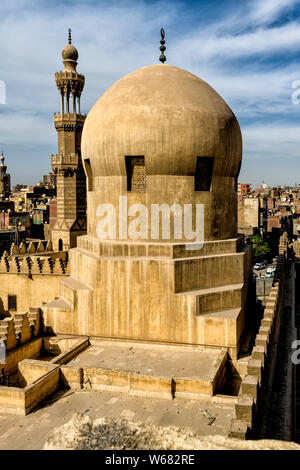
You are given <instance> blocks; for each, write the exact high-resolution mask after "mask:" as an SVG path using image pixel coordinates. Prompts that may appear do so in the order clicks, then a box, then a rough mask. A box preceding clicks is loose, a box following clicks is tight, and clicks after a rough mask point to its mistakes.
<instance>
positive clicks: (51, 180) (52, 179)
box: [43, 172, 56, 186]
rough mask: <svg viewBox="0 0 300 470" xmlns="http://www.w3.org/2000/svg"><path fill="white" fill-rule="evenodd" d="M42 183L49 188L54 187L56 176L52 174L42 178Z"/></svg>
mask: <svg viewBox="0 0 300 470" xmlns="http://www.w3.org/2000/svg"><path fill="white" fill-rule="evenodd" d="M43 183H44V184H45V185H49V186H56V176H55V175H54V174H53V173H51V172H50V173H48V175H44V176H43Z"/></svg>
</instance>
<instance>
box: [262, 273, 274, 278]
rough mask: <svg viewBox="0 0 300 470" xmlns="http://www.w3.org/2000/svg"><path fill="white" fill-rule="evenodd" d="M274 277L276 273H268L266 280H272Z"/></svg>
mask: <svg viewBox="0 0 300 470" xmlns="http://www.w3.org/2000/svg"><path fill="white" fill-rule="evenodd" d="M272 277H274V272H268V273H266V274H265V276H264V278H265V279H270V278H272Z"/></svg>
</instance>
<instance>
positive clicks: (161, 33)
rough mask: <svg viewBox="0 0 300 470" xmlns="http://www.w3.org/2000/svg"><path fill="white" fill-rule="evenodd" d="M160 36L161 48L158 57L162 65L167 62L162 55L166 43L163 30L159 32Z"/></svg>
mask: <svg viewBox="0 0 300 470" xmlns="http://www.w3.org/2000/svg"><path fill="white" fill-rule="evenodd" d="M160 35H161V40H160V44H161V46H160V48H159V50H160V51H161V54H160V56H159V60H160V61H161V62H162V63H164V62H165V61H166V60H167V58H166V56H165V54H164V52H165V50H166V48H165V43H166V41H165V31H164V28H161V30H160Z"/></svg>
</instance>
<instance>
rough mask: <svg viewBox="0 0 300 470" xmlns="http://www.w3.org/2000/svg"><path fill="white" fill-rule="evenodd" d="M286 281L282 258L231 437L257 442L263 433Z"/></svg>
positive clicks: (283, 259) (268, 300) (238, 403)
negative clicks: (263, 420)
mask: <svg viewBox="0 0 300 470" xmlns="http://www.w3.org/2000/svg"><path fill="white" fill-rule="evenodd" d="M284 279H285V258H284V256H279V258H278V262H277V267H276V272H275V275H274V282H273V286H272V288H271V290H270V293H269V296H268V297H267V301H266V307H265V310H264V315H263V318H262V320H261V323H260V328H259V331H258V333H257V334H256V337H255V345H254V347H253V349H252V352H251V356H250V358H249V361H248V364H247V374H246V375H245V377H244V378H243V380H242V383H241V387H240V392H239V395H238V400H237V403H236V405H235V414H236V417H235V418H234V419H233V420H232V422H231V428H230V431H229V437H234V438H238V439H247V438H255V437H257V436H258V434H259V432H260V428H261V418H262V411H263V409H264V406H265V405H266V401H267V400H268V398H267V397H268V391H269V390H270V387H271V384H272V382H273V376H274V366H275V362H276V355H277V342H278V337H279V327H280V312H281V308H282V298H283V290H284V284H285V283H284Z"/></svg>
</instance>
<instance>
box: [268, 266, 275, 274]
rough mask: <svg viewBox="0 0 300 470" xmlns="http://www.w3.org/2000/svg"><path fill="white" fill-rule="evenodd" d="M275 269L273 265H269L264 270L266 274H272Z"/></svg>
mask: <svg viewBox="0 0 300 470" xmlns="http://www.w3.org/2000/svg"><path fill="white" fill-rule="evenodd" d="M275 271H276V268H275V267H274V266H269V267H268V268H267V270H266V274H274V273H275Z"/></svg>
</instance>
